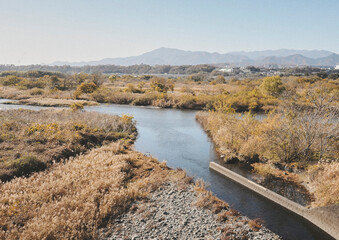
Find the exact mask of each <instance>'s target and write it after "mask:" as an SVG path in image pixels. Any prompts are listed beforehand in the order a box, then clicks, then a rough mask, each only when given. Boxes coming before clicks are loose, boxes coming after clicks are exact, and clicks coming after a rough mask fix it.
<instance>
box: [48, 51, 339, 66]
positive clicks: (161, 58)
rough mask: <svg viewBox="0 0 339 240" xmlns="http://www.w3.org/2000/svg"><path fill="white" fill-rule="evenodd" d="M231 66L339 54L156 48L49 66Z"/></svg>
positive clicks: (301, 61) (337, 58)
mask: <svg viewBox="0 0 339 240" xmlns="http://www.w3.org/2000/svg"><path fill="white" fill-rule="evenodd" d="M217 63H224V64H231V65H235V66H247V65H254V66H266V65H272V64H275V65H279V66H306V65H307V66H335V65H336V64H338V63H339V55H338V54H336V53H333V52H330V51H325V50H291V49H279V50H265V51H253V52H244V51H242V52H231V53H225V54H220V53H216V52H214V53H210V52H201V51H184V50H179V49H174V48H164V47H163V48H158V49H155V50H153V51H150V52H147V53H144V54H142V55H139V56H131V57H124V58H105V59H102V60H99V61H89V62H54V63H52V64H50V65H70V66H84V65H109V64H113V65H122V66H128V65H134V64H148V65H196V64H217Z"/></svg>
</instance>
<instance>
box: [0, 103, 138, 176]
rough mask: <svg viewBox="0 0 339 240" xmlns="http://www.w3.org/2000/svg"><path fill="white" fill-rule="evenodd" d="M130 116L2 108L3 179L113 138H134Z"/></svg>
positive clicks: (0, 150)
mask: <svg viewBox="0 0 339 240" xmlns="http://www.w3.org/2000/svg"><path fill="white" fill-rule="evenodd" d="M135 135H136V133H135V126H134V123H133V120H132V118H131V117H128V116H122V117H118V116H111V115H103V114H98V113H94V112H81V111H71V110H43V111H31V110H23V109H19V110H8V111H0V180H2V181H8V180H10V179H12V178H13V177H20V176H27V175H29V174H31V173H32V172H38V171H42V170H45V169H46V168H48V167H50V166H51V165H52V164H53V162H55V161H56V162H58V161H61V160H64V159H67V158H69V157H71V156H75V155H77V154H80V153H84V152H86V151H87V150H88V149H90V148H93V147H98V146H101V145H103V144H106V143H108V142H111V141H116V140H119V139H125V140H126V141H129V140H133V139H134V138H135Z"/></svg>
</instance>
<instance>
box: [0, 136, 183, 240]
mask: <svg viewBox="0 0 339 240" xmlns="http://www.w3.org/2000/svg"><path fill="white" fill-rule="evenodd" d="M125 149H126V146H124V145H123V144H121V143H111V144H110V145H107V146H104V147H101V148H99V149H94V150H91V151H90V152H89V153H88V154H87V155H81V156H78V157H76V158H74V159H70V160H69V161H67V162H66V163H57V164H55V165H53V166H52V167H51V168H50V169H49V170H48V171H45V172H41V173H36V174H34V175H32V176H31V177H29V178H16V179H13V180H12V181H11V182H7V183H2V184H1V185H0V191H1V193H2V194H1V196H0V208H1V211H0V238H1V239H95V238H97V234H98V232H97V230H98V229H99V228H101V227H103V226H105V225H106V224H107V223H108V222H109V220H110V219H112V218H114V217H116V216H117V215H119V214H121V213H122V212H123V211H125V210H126V209H128V208H129V207H130V206H131V203H132V202H133V201H135V200H137V199H140V198H144V197H145V196H147V194H148V193H149V191H151V190H152V189H155V188H156V186H159V184H161V183H162V182H163V181H165V179H166V176H171V175H173V174H175V173H174V172H173V170H169V169H168V168H167V167H166V164H159V162H158V161H157V160H155V159H153V158H151V157H146V156H144V155H143V154H140V153H135V152H131V151H129V150H125ZM172 172H173V173H172ZM182 177H184V176H182Z"/></svg>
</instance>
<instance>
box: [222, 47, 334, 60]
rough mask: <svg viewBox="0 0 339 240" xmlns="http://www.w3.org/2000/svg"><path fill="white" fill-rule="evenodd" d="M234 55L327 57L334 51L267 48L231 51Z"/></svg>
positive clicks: (253, 57) (254, 57)
mask: <svg viewBox="0 0 339 240" xmlns="http://www.w3.org/2000/svg"><path fill="white" fill-rule="evenodd" d="M229 54H233V55H242V56H246V57H248V58H251V59H259V58H265V57H272V56H275V57H288V56H291V55H303V56H305V57H308V58H322V57H327V56H329V55H331V54H333V52H330V51H325V50H293V49H279V50H265V51H253V52H244V51H241V52H230V53H229Z"/></svg>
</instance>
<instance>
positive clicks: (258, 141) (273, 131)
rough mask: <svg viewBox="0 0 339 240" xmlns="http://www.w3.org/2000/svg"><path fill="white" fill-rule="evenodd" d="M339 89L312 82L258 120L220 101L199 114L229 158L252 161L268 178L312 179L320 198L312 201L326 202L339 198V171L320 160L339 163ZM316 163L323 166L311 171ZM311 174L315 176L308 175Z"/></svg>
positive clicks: (254, 166)
mask: <svg viewBox="0 0 339 240" xmlns="http://www.w3.org/2000/svg"><path fill="white" fill-rule="evenodd" d="M338 94H339V92H338V90H337V87H336V88H333V89H329V88H326V87H324V86H321V87H319V86H314V88H313V89H309V90H308V91H307V92H306V93H305V95H304V96H303V98H304V99H303V100H301V99H299V100H298V98H297V97H299V98H300V97H302V96H300V95H295V94H294V95H293V94H292V95H288V96H289V98H285V100H286V101H285V102H284V104H283V105H281V106H280V108H279V111H272V112H270V113H269V114H268V116H267V117H266V118H265V119H263V120H260V121H259V120H256V119H255V116H254V115H253V114H251V113H250V112H249V113H246V114H244V115H237V114H234V111H232V110H233V109H232V108H231V107H230V106H229V105H228V104H224V105H221V107H220V110H219V111H211V112H200V113H198V114H197V115H196V118H197V120H198V121H199V122H200V123H201V124H202V125H203V127H204V129H205V130H206V131H208V133H209V134H210V136H211V137H212V139H213V141H214V142H215V143H216V145H217V151H218V152H219V153H220V154H221V155H224V156H225V157H224V158H225V161H226V162H228V163H233V162H236V161H240V162H244V163H247V164H251V165H252V167H253V168H254V171H256V172H257V173H259V174H260V175H262V176H264V177H266V178H272V177H273V178H278V179H283V180H285V181H287V182H290V183H298V184H300V183H302V182H309V184H310V185H311V186H313V187H311V190H314V194H315V198H316V200H315V202H314V204H313V205H318V206H323V205H326V204H333V203H337V202H338V200H339V194H338V190H339V185H338V184H337V183H338V179H339V174H335V173H337V172H336V171H334V172H333V171H331V170H330V169H329V168H328V167H325V166H326V165H322V164H321V163H322V162H329V163H331V162H332V163H333V164H334V165H333V166H336V165H335V164H337V163H338V161H339V160H338V159H339V145H338V144H339V141H338V140H339V133H338V131H339V122H338V115H339V110H338V109H339V106H338V99H339V95H338ZM319 164H320V165H319ZM317 165H319V166H321V167H320V168H319V169H322V170H318V171H317V172H313V173H312V172H307V169H308V168H312V167H313V169H314V168H316V166H317ZM333 169H336V168H335V167H333ZM316 173H317V174H316ZM308 174H311V175H317V177H312V178H310V180H309V181H307V180H306V181H305V176H306V179H307V178H308V177H307V176H308ZM320 174H321V177H320ZM325 196H327V197H325Z"/></svg>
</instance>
